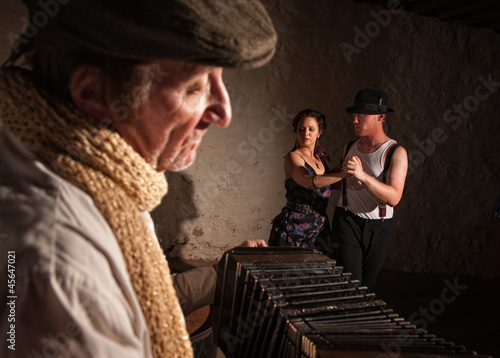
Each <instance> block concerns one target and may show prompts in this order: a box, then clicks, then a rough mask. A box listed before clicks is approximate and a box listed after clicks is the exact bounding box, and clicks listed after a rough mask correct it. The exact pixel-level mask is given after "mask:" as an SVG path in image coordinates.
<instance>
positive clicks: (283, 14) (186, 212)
mask: <svg viewBox="0 0 500 358" xmlns="http://www.w3.org/2000/svg"><path fill="white" fill-rule="evenodd" d="M264 3H265V4H266V6H267V7H268V9H269V12H270V15H271V17H272V18H273V20H274V22H275V24H276V28H277V30H278V33H279V44H278V48H277V53H276V56H275V58H274V59H273V61H272V62H271V63H270V64H269V65H267V66H266V67H264V68H261V69H257V70H252V71H237V70H229V71H228V70H226V71H225V75H224V76H225V80H226V84H227V87H228V90H229V92H230V95H231V98H232V102H233V112H234V119H233V123H232V124H231V126H230V127H229V128H227V129H220V128H212V129H211V130H210V131H209V133H208V134H207V135H206V137H205V139H204V141H203V143H202V146H201V148H200V150H199V155H198V159H197V161H196V163H195V164H194V165H193V166H192V167H191V168H189V169H188V170H186V171H184V172H182V173H168V174H167V177H168V179H169V186H170V190H169V194H168V195H167V196H166V197H165V199H164V201H163V203H162V205H160V207H158V208H157V209H156V210H155V212H154V213H153V216H154V219H155V221H156V225H157V231H158V234H159V237H160V239H161V241H162V244H163V245H164V247H165V248H166V250H167V251H168V252H169V255H170V256H181V257H184V258H190V259H197V260H216V259H218V258H219V257H220V255H221V254H222V252H223V251H224V250H226V249H228V248H230V247H233V246H235V245H237V244H239V243H241V242H242V241H243V240H245V239H253V238H262V239H267V237H268V234H269V229H270V227H271V225H270V221H271V219H272V218H273V217H274V216H275V215H276V214H277V213H278V212H279V211H280V209H281V207H282V206H283V204H284V194H285V192H284V187H283V181H284V174H283V156H284V155H285V154H286V152H287V151H288V150H289V149H290V148H291V147H292V146H293V143H294V140H295V137H294V134H293V133H292V131H291V127H290V122H291V118H292V117H293V115H294V114H295V113H296V112H298V111H299V110H301V109H303V108H307V107H311V108H315V109H318V110H321V111H322V112H324V113H325V114H326V116H327V119H328V127H327V130H326V135H325V136H324V137H323V140H322V144H323V145H324V146H325V147H326V148H327V149H328V151H329V152H330V154H331V156H332V157H333V158H334V160H338V159H339V158H340V153H341V150H342V147H343V145H344V144H345V142H346V141H347V140H350V139H352V138H353V134H352V131H351V126H350V123H349V118H348V116H347V115H346V113H345V112H344V109H345V107H347V106H349V105H351V103H352V100H353V97H354V94H355V92H356V91H357V90H358V89H360V88H365V87H376V88H382V89H385V90H386V91H387V92H388V93H389V98H390V103H391V106H393V107H394V108H395V109H396V113H395V114H393V115H391V117H390V118H389V119H388V123H387V130H388V133H389V135H390V136H391V137H394V138H396V139H397V140H398V141H399V142H400V143H401V144H403V145H404V146H405V147H406V148H407V150H408V152H409V154H410V173H409V175H408V179H407V185H406V190H405V193H404V196H403V200H402V201H401V203H400V205H399V206H398V207H397V212H396V219H397V220H396V224H395V225H396V239H395V241H394V243H393V245H392V248H391V252H390V254H389V257H388V259H387V262H386V265H385V268H386V269H393V270H404V271H414V272H438V273H456V274H458V273H466V274H480V273H481V272H482V267H483V261H484V258H485V254H486V251H487V248H488V243H489V240H490V237H491V233H492V227H493V212H494V209H495V205H496V203H497V201H498V200H499V198H500V193H499V165H498V164H499V160H498V149H499V148H498V138H499V125H498V119H497V117H496V115H497V110H496V107H497V104H498V103H499V91H498V90H497V87H496V81H500V68H499V66H500V65H499V60H500V58H499V57H500V55H499V49H500V37H499V36H498V35H495V34H494V33H492V32H488V31H478V30H474V29H469V28H465V27H461V26H453V25H448V24H445V23H442V22H439V21H437V20H435V19H428V18H423V17H418V16H415V15H413V14H409V13H406V12H400V13H397V14H396V13H395V12H393V13H388V12H386V11H385V12H384V11H383V10H382V8H380V7H373V6H371V5H364V4H355V3H352V2H351V1H349V0H338V1H335V2H333V1H330V0H316V1H314V2H311V1H306V0H302V1H298V0H293V1H292V0H287V1H285V0H265V1H264ZM393 3H395V4H397V2H393ZM388 14H389V16H388ZM22 16H25V15H24V13H23V11H22V7H21V6H19V1H18V0H8V1H6V2H2V3H1V4H0V17H1V20H2V21H1V22H0V31H1V34H2V40H1V43H0V57H1V60H4V59H5V57H6V56H7V53H8V51H9V48H10V44H9V41H8V39H7V34H8V33H9V32H16V33H19V32H20V29H21V28H22V24H23V22H22ZM377 24H378V25H377ZM361 33H363V35H360V34H361ZM341 46H343V48H344V51H347V52H343V51H342V47H341ZM349 51H350V52H349ZM483 82H485V83H488V82H489V83H490V84H489V85H488V87H485V86H484V84H483ZM478 91H479V92H478ZM457 106H458V107H457ZM459 113H460V114H459ZM462 117H463V118H462ZM337 195H338V193H336V195H334V198H332V200H331V205H330V213H331V212H332V210H333V207H334V205H335V199H336V197H337Z"/></svg>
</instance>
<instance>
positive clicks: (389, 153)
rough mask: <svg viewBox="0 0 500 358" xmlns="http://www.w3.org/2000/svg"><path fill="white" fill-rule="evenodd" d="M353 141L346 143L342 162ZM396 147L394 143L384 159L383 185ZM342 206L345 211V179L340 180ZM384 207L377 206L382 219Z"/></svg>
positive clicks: (384, 213) (384, 212)
mask: <svg viewBox="0 0 500 358" xmlns="http://www.w3.org/2000/svg"><path fill="white" fill-rule="evenodd" d="M355 141H356V140H353V141H350V142H349V143H347V145H346V148H345V154H344V160H345V158H346V156H347V153H349V149H351V146H352V145H353V143H354V142H355ZM397 147H399V144H398V143H395V144H393V145H392V146H391V147H390V148H389V150H388V151H387V156H386V157H385V162H384V170H383V175H382V178H383V182H384V183H385V182H386V180H387V171H388V170H389V166H390V164H391V159H392V155H393V154H394V151H395V150H396V148H397ZM342 206H343V207H344V209H345V210H346V211H347V206H348V203H347V189H346V180H345V179H342ZM386 207H387V206H386V205H385V204H384V205H379V214H380V215H379V216H380V217H381V218H382V219H383V218H384V217H385V215H386Z"/></svg>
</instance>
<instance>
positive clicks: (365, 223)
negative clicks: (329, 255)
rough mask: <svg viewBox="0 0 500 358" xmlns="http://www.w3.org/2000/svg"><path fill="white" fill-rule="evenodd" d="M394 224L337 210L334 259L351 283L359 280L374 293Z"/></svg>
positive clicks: (333, 230)
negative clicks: (349, 276) (349, 274)
mask: <svg viewBox="0 0 500 358" xmlns="http://www.w3.org/2000/svg"><path fill="white" fill-rule="evenodd" d="M392 237H393V228H392V220H391V219H385V220H367V219H362V218H360V217H359V216H357V215H355V214H353V213H351V212H350V211H348V210H347V211H346V210H345V209H344V208H340V207H337V208H336V209H335V216H334V217H333V222H332V240H333V243H332V246H333V247H336V248H337V249H336V250H334V253H333V258H334V259H335V260H337V264H338V265H339V266H343V267H344V272H350V273H351V274H352V276H351V279H354V280H360V281H361V284H362V285H363V286H367V287H368V291H371V290H372V289H373V286H374V285H375V280H376V279H377V275H378V273H379V271H380V269H381V268H382V264H383V263H384V261H385V258H386V257H387V253H388V252H389V247H390V245H391V242H392Z"/></svg>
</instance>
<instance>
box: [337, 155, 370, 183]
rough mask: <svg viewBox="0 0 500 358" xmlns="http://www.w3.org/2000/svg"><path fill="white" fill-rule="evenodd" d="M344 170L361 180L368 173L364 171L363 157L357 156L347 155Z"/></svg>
mask: <svg viewBox="0 0 500 358" xmlns="http://www.w3.org/2000/svg"><path fill="white" fill-rule="evenodd" d="M342 171H343V172H345V173H348V174H351V175H353V176H354V177H355V178H356V179H358V180H360V181H361V179H362V178H363V176H364V175H365V174H366V173H365V172H364V171H363V164H362V163H361V159H359V158H358V157H357V156H355V155H354V156H352V157H347V158H346V159H345V160H344V162H343V163H342Z"/></svg>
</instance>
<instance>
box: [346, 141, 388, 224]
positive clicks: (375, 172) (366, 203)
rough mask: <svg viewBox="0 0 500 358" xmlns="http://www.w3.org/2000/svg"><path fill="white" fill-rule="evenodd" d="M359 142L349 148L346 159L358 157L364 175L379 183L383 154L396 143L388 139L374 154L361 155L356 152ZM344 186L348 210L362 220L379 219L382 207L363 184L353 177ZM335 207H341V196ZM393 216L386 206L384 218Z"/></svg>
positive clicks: (382, 166)
mask: <svg viewBox="0 0 500 358" xmlns="http://www.w3.org/2000/svg"><path fill="white" fill-rule="evenodd" d="M359 141H360V139H358V140H357V141H355V142H354V143H353V144H352V145H351V148H350V149H349V152H348V153H347V157H351V156H354V155H355V156H357V157H359V159H361V162H362V163H363V170H364V171H365V173H367V174H368V175H370V176H372V177H375V178H377V179H378V180H379V181H383V172H384V154H385V152H386V150H387V148H389V147H390V146H391V145H392V144H393V143H395V142H396V141H395V140H394V139H389V140H388V141H387V142H385V143H384V144H382V145H381V146H380V148H378V149H377V150H376V151H375V152H373V153H369V154H365V153H361V152H360V151H359V150H358V143H359ZM346 184H347V185H346V189H347V205H348V209H349V210H350V211H351V212H353V213H354V214H356V215H358V216H359V217H362V218H364V219H380V218H381V217H380V210H379V205H382V203H380V202H379V201H378V200H377V199H376V198H375V197H374V196H373V195H372V194H371V193H370V192H369V191H368V190H367V189H365V187H364V186H363V184H362V183H361V182H360V181H359V180H357V179H356V178H355V177H349V178H347V179H346ZM337 205H338V206H343V204H342V195H341V196H340V198H339V202H338V204H337ZM393 214H394V208H393V207H392V206H389V205H387V206H386V215H385V218H386V219H390V218H392V217H393Z"/></svg>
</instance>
